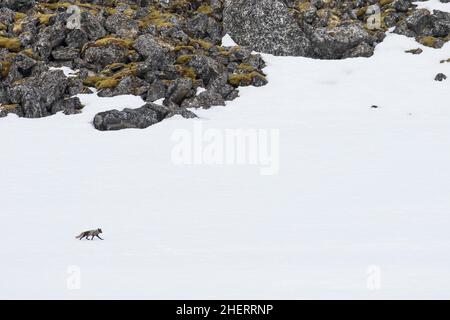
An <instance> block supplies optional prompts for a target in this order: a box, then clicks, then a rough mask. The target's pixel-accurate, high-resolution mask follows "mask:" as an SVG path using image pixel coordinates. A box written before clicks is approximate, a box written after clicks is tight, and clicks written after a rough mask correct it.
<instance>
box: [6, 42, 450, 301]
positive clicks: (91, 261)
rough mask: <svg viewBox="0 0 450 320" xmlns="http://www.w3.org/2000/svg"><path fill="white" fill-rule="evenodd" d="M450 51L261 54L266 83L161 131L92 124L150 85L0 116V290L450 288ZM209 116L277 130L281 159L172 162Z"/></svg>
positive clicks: (435, 291)
mask: <svg viewBox="0 0 450 320" xmlns="http://www.w3.org/2000/svg"><path fill="white" fill-rule="evenodd" d="M417 47H421V48H423V50H424V52H423V53H422V54H421V55H412V54H407V53H404V51H405V50H407V49H412V48H417ZM449 49H450V43H447V44H446V45H445V46H444V47H443V48H442V49H439V50H436V49H431V48H426V47H423V46H421V45H419V44H417V43H416V42H415V41H414V40H413V39H408V38H405V37H402V36H398V35H394V34H389V35H388V37H387V38H386V40H385V41H384V42H383V43H382V44H380V45H379V46H378V47H377V49H376V53H375V55H374V56H373V57H371V58H369V59H365V58H357V59H348V60H343V61H318V60H312V59H307V58H292V57H273V56H270V55H264V58H265V60H266V61H267V62H268V67H267V68H266V70H265V71H266V72H267V74H268V78H269V84H268V85H267V86H266V87H263V88H253V87H249V88H244V89H242V90H241V97H240V98H239V99H237V100H235V101H233V102H231V103H228V105H227V106H226V107H216V108H213V109H211V110H200V111H198V114H199V115H200V116H201V120H185V119H181V118H172V119H169V120H166V121H164V122H162V123H160V124H158V125H156V126H153V127H151V128H149V129H147V130H126V131H120V132H99V131H96V130H94V129H93V127H92V125H91V121H92V119H93V116H94V115H95V114H96V113H97V112H99V111H102V110H108V109H111V108H123V107H139V106H140V105H141V104H142V101H141V100H140V99H139V98H137V97H119V98H98V97H96V96H94V95H83V96H81V98H82V101H83V103H85V104H86V105H87V106H86V108H85V110H84V112H83V113H82V114H80V115H75V116H64V115H56V116H53V117H49V118H45V119H39V120H28V119H19V118H16V117H15V116H9V117H8V118H6V119H2V120H0V139H1V157H0V197H1V211H0V221H1V223H2V241H1V242H0V253H1V262H2V263H1V264H0V298H8V299H11V298H58V299H70V298H75V299H79V298H96V299H99V298H153V299H163V298H181V299H197V298H212V299H214V298H235V299H236V298H253V299H274V298H360V299H379V298H387V299H391V298H450V294H449V291H448V288H450V268H449V267H450V257H449V255H448V254H447V252H448V251H449V250H450V239H449V236H448V230H449V229H450V196H449V194H450V170H449V167H450V138H449V137H450V125H449V123H450V100H449V87H450V81H449V80H447V81H443V82H436V81H434V80H433V79H434V76H435V75H436V73H438V72H443V73H446V74H447V75H450V63H445V64H440V63H439V61H440V60H442V59H446V58H450V50H449ZM372 105H377V106H379V108H376V109H375V108H371V106H372ZM198 121H201V124H202V125H203V127H204V128H205V129H207V128H214V129H218V130H224V129H235V128H247V129H279V132H280V171H279V173H278V174H276V175H271V176H264V175H260V172H259V168H258V167H257V166H252V165H182V166H177V165H175V164H174V163H173V161H171V152H172V150H173V147H174V142H173V141H172V140H171V137H172V134H173V133H174V131H175V130H177V129H186V130H188V131H189V132H192V131H193V130H194V128H195V125H198ZM96 227H101V228H102V229H103V231H104V234H103V238H104V239H105V241H100V240H98V241H92V242H90V241H78V240H75V238H74V237H75V236H76V235H77V234H78V233H80V232H81V231H83V230H87V229H91V228H96ZM73 266H74V267H73ZM371 266H375V269H373V268H372V267H371ZM74 268H75V269H74ZM73 270H76V272H75V275H76V274H77V272H78V271H79V272H80V278H79V279H80V281H81V282H80V284H81V286H80V288H79V289H75V290H74V289H73V286H71V285H69V286H68V285H67V282H68V281H69V284H70V283H71V281H72V280H73V275H74V274H73V273H72V272H73ZM373 270H376V271H377V272H378V271H379V272H380V273H377V274H376V279H378V280H379V281H376V283H377V284H379V286H375V287H373V286H370V285H369V286H368V285H367V283H368V282H369V283H372V282H371V281H373V278H371V276H373V273H372V271H373ZM368 272H369V273H368ZM374 288H375V289H378V290H371V289H374Z"/></svg>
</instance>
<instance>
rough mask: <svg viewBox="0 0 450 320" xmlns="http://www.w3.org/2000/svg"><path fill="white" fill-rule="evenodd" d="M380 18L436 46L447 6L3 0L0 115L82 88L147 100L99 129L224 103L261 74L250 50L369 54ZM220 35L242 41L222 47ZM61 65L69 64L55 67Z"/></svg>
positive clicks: (61, 105)
mask: <svg viewBox="0 0 450 320" xmlns="http://www.w3.org/2000/svg"><path fill="white" fill-rule="evenodd" d="M74 5H76V7H74ZM388 28H395V29H394V32H396V33H398V34H402V35H406V36H408V37H415V38H416V39H417V41H419V42H420V43H422V44H424V45H428V46H431V47H435V48H439V47H442V45H443V44H444V43H445V42H446V41H448V40H449V38H450V37H449V31H450V14H448V13H445V12H440V11H434V12H433V13H430V12H429V11H427V10H423V9H422V10H417V9H416V8H415V5H413V4H412V2H411V1H408V0H380V1H374V0H370V1H366V0H356V1H335V0H312V1H304V0H302V1H300V0H204V1H201V0H153V1H150V0H147V1H145V0H140V1H116V0H85V1H74V0H71V1H52V0H47V1H34V0H14V1H13V0H5V1H2V2H1V4H0V77H1V83H0V104H1V106H0V117H2V116H6V115H8V114H10V113H14V114H16V115H18V116H20V117H27V118H40V117H45V116H49V115H52V114H55V113H57V112H61V111H62V112H64V113H65V114H68V115H69V114H74V113H78V112H81V111H82V109H83V105H82V104H81V103H80V100H79V99H78V98H77V97H75V96H76V95H77V94H79V93H93V92H97V93H98V95H99V96H102V97H112V96H117V95H124V94H133V95H139V96H141V97H142V98H143V99H144V100H145V101H147V104H146V105H144V106H142V107H141V108H138V109H135V110H130V109H126V110H123V111H118V110H112V111H107V112H103V113H100V114H98V115H97V116H96V117H95V119H94V120H93V123H94V126H95V127H96V128H97V129H99V130H118V129H124V128H146V127H148V126H150V125H152V124H154V123H157V122H159V121H162V120H163V119H165V118H167V117H170V116H172V115H175V114H180V115H182V116H184V117H195V114H194V113H192V111H190V110H192V109H193V108H209V107H211V106H215V105H224V104H225V101H227V100H233V99H235V98H237V97H238V96H239V93H238V88H239V87H240V86H250V85H253V86H263V85H265V84H266V83H267V80H266V75H265V74H264V72H263V71H262V69H263V68H264V67H265V63H264V61H263V59H262V58H261V56H260V55H257V54H252V50H256V51H260V52H265V53H272V54H276V55H300V56H307V57H313V58H320V59H342V58H348V57H360V56H362V57H369V56H371V55H372V54H373V51H374V48H375V46H376V45H377V44H378V43H380V42H381V41H382V40H383V38H384V36H385V31H386V30H387V29H388ZM226 33H228V34H230V35H231V36H232V38H233V39H234V40H235V41H237V42H238V43H239V44H240V45H242V47H241V46H235V47H224V46H222V45H221V41H222V38H223V36H224V35H225V34H226ZM63 66H65V67H69V68H71V69H73V70H77V71H76V73H74V74H72V75H70V76H66V75H65V74H64V72H63V71H62V70H61V69H60V68H61V67H63ZM94 89H95V90H94ZM160 99H164V100H163V101H164V102H163V104H162V105H158V104H155V103H154V102H155V101H157V100H160Z"/></svg>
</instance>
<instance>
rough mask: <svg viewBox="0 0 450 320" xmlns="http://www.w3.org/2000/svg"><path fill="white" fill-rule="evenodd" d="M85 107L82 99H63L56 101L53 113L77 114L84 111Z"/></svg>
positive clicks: (52, 109)
mask: <svg viewBox="0 0 450 320" xmlns="http://www.w3.org/2000/svg"><path fill="white" fill-rule="evenodd" d="M83 107H84V106H83V105H82V104H81V101H80V99H79V98H77V97H73V98H68V99H62V100H58V101H56V102H55V103H54V104H53V105H52V108H51V113H52V114H55V113H57V112H60V111H62V112H63V113H64V114H65V115H71V114H77V113H80V110H81V109H83Z"/></svg>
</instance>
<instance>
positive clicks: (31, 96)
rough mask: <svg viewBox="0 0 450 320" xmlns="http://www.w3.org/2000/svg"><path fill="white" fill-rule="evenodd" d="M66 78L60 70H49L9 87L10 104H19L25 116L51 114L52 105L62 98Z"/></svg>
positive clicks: (33, 116) (39, 116)
mask: <svg viewBox="0 0 450 320" xmlns="http://www.w3.org/2000/svg"><path fill="white" fill-rule="evenodd" d="M66 88H67V78H66V76H65V75H64V72H63V71H61V70H51V71H47V72H44V73H42V74H40V75H39V76H37V77H29V78H27V79H26V80H25V81H23V82H21V83H20V84H17V85H15V86H13V87H11V88H9V91H8V96H9V100H10V102H11V103H12V104H19V105H20V106H21V108H22V111H23V116H24V117H26V118H41V117H45V116H48V115H50V114H51V110H52V105H53V104H54V103H55V102H57V101H59V100H61V99H63V98H64V95H65V91H66Z"/></svg>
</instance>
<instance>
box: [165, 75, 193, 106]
mask: <svg viewBox="0 0 450 320" xmlns="http://www.w3.org/2000/svg"><path fill="white" fill-rule="evenodd" d="M194 94H195V90H194V88H193V83H192V80H191V79H188V78H180V79H176V80H175V81H174V82H172V83H171V84H170V86H169V87H168V89H167V93H166V97H165V98H166V99H165V100H164V105H165V106H169V107H177V106H180V105H181V103H182V102H183V100H184V99H186V98H190V97H192V96H193V95H194Z"/></svg>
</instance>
